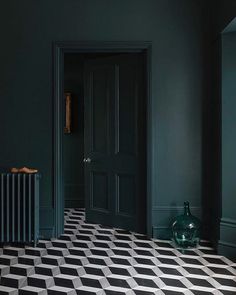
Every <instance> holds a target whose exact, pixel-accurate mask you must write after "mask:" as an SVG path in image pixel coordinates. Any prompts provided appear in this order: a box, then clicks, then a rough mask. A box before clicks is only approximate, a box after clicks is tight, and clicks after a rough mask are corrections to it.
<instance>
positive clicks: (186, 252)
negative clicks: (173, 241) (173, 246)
mask: <svg viewBox="0 0 236 295" xmlns="http://www.w3.org/2000/svg"><path fill="white" fill-rule="evenodd" d="M178 251H179V252H180V253H181V254H183V255H191V256H199V254H198V253H196V252H195V251H193V250H186V249H178Z"/></svg>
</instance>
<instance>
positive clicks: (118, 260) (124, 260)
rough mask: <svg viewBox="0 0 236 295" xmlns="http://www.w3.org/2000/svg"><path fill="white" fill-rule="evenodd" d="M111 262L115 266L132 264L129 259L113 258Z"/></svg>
mask: <svg viewBox="0 0 236 295" xmlns="http://www.w3.org/2000/svg"><path fill="white" fill-rule="evenodd" d="M111 260H112V262H113V263H115V264H123V265H130V263H129V261H128V260H127V259H123V258H118V257H111Z"/></svg>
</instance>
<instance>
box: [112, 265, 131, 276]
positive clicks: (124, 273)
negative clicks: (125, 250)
mask: <svg viewBox="0 0 236 295" xmlns="http://www.w3.org/2000/svg"><path fill="white" fill-rule="evenodd" d="M109 269H110V271H111V273H113V274H115V275H122V276H130V274H129V272H128V270H127V269H126V268H123V267H122V268H121V267H116V266H110V267H109Z"/></svg>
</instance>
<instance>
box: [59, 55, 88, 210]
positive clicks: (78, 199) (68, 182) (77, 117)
mask: <svg viewBox="0 0 236 295" xmlns="http://www.w3.org/2000/svg"><path fill="white" fill-rule="evenodd" d="M83 68H84V57H83V56H81V55H78V54H77V55H74V54H65V59H64V90H65V92H71V103H72V105H71V116H72V118H71V120H72V121H71V128H72V129H71V133H70V134H64V136H63V175H64V191H65V195H64V198H65V207H67V208H81V207H82V208H83V207H84V164H83V158H84V80H83V79H84V77H83Z"/></svg>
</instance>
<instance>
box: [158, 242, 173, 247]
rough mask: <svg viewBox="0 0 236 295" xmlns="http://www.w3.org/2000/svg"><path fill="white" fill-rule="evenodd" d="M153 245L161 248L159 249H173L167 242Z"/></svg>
mask: <svg viewBox="0 0 236 295" xmlns="http://www.w3.org/2000/svg"><path fill="white" fill-rule="evenodd" d="M155 244H156V245H157V246H158V247H161V248H174V247H173V246H172V245H171V244H170V243H168V242H159V241H158V242H155Z"/></svg>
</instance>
